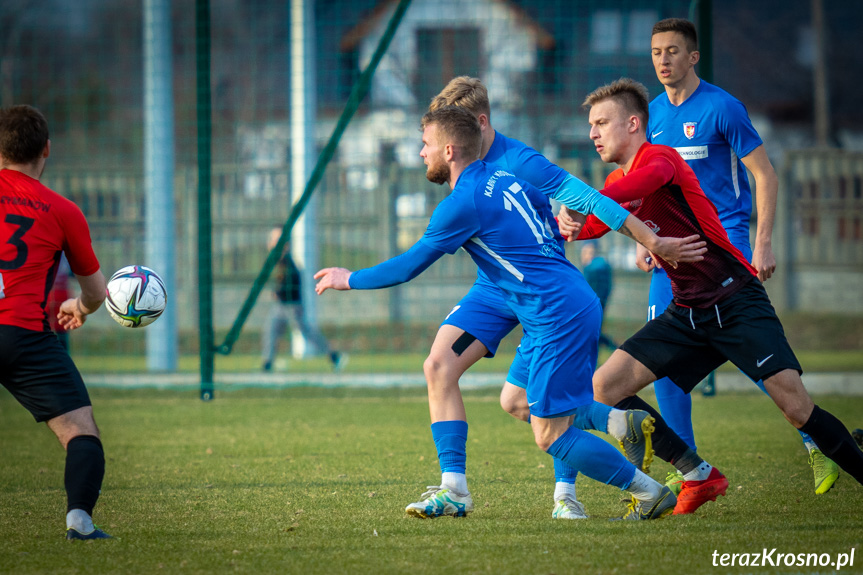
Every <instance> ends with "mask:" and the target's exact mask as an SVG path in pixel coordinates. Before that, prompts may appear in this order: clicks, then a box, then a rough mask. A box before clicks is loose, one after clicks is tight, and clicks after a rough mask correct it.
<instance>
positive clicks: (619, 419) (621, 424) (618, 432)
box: [608, 409, 626, 441]
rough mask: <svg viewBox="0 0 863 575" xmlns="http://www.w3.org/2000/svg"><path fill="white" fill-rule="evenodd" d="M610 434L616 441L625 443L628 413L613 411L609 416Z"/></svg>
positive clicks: (618, 410)
mask: <svg viewBox="0 0 863 575" xmlns="http://www.w3.org/2000/svg"><path fill="white" fill-rule="evenodd" d="M608 434H609V435H610V436H612V437H613V438H615V439H618V440H620V441H623V440H624V439H625V438H626V412H625V411H623V410H620V409H612V410H611V413H609V414H608Z"/></svg>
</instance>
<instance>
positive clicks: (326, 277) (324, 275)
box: [314, 268, 351, 295]
mask: <svg viewBox="0 0 863 575" xmlns="http://www.w3.org/2000/svg"><path fill="white" fill-rule="evenodd" d="M350 277H351V271H350V270H348V269H345V268H324V269H322V270H320V271H319V272H318V273H316V274H315V276H314V278H315V279H316V280H318V283H317V284H315V293H317V294H318V295H321V294H322V293H324V292H325V291H327V290H328V289H334V290H340V291H342V290H349V289H351V284H350V283H349V281H348V279H349V278H350Z"/></svg>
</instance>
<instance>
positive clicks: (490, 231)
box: [420, 161, 601, 416]
mask: <svg viewBox="0 0 863 575" xmlns="http://www.w3.org/2000/svg"><path fill="white" fill-rule="evenodd" d="M553 222H554V216H553V214H552V213H551V208H550V206H549V203H548V199H547V198H546V197H545V195H543V194H542V193H540V192H539V191H538V190H536V189H535V188H533V187H532V186H531V185H530V184H528V183H527V182H524V181H520V180H518V179H516V177H515V176H514V175H513V174H511V173H509V172H507V171H506V170H502V169H500V168H498V167H497V166H494V165H492V164H487V163H485V162H482V161H479V162H475V163H473V164H471V165H470V166H469V167H468V168H466V169H465V171H464V172H462V174H461V175H460V176H459V179H458V182H457V184H456V186H455V189H454V190H453V192H452V193H451V194H450V195H449V196H448V197H447V198H445V199H444V200H443V201H442V202H441V203H440V204H439V205H438V207H437V208H436V209H435V211H434V213H433V214H432V218H431V221H430V223H429V226H428V228H427V229H426V233H425V234H424V235H423V237H422V239H421V240H420V241H421V242H422V243H423V244H424V245H426V246H428V247H429V248H433V249H435V250H438V251H441V252H445V253H455V252H456V251H457V250H458V249H459V248H464V249H465V251H467V252H468V254H469V255H470V256H471V258H472V259H473V260H474V262H475V263H476V264H477V266H478V267H479V268H480V269H481V270H482V272H483V273H484V275H485V276H486V277H487V278H488V279H489V281H491V282H492V283H493V284H494V285H495V286H497V288H499V290H500V291H501V292H502V294H503V298H504V301H505V302H506V304H507V306H508V307H509V308H510V309H511V310H512V311H513V313H514V314H515V315H516V317H517V319H518V320H519V321H520V322H521V324H522V325H523V326H524V327H525V332H526V334H529V337H528V336H527V335H526V336H525V338H524V339H523V340H522V346H524V347H526V348H527V349H526V350H525V352H526V355H527V356H528V357H529V358H530V360H529V363H530V364H531V367H530V369H529V372H530V380H529V382H528V385H527V394H528V402H529V403H532V405H531V413H534V414H535V415H539V416H549V415H558V414H561V413H565V412H569V411H570V410H572V409H574V408H576V407H578V406H579V405H584V404H586V403H589V402H590V401H592V397H593V394H592V388H591V374H592V371H593V365H592V364H593V358H595V353H596V339H597V337H598V329H599V321H600V318H601V311H600V308H599V302H598V300H597V298H596V295H595V294H594V293H593V290H591V289H590V286H589V285H588V284H587V281H585V279H584V277H583V276H582V275H581V273H580V272H579V271H578V269H576V268H575V266H573V265H572V264H571V263H570V262H569V260H567V259H566V257H565V256H564V254H563V250H562V248H561V246H560V243H559V242H558V240H557V237H556V236H555V233H554V228H553V225H552V224H553ZM574 318H577V319H574ZM562 320H563V321H564V323H566V324H567V325H568V324H569V323H573V326H568V327H562V326H561V321H562ZM579 322H580V323H581V324H582V325H581V327H580V328H579V329H580V331H579V330H576V329H574V327H577V326H578V324H579ZM569 327H573V329H569ZM585 330H587V331H585ZM594 332H596V333H594Z"/></svg>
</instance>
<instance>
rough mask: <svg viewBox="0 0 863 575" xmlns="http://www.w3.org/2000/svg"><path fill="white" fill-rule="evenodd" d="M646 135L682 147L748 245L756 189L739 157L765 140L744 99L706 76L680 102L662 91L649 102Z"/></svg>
mask: <svg viewBox="0 0 863 575" xmlns="http://www.w3.org/2000/svg"><path fill="white" fill-rule="evenodd" d="M647 138H648V141H649V142H650V143H652V144H663V145H666V146H671V147H672V148H674V149H676V150H677V151H678V153H679V154H680V155H681V156H682V157H683V159H684V160H686V162H687V163H688V164H689V167H691V168H692V171H693V172H695V175H696V176H697V177H698V181H699V183H700V184H701V189H702V190H704V193H705V194H706V195H707V197H708V199H710V201H711V202H713V204H714V205H715V206H716V209H717V211H718V212H719V220H720V221H721V222H722V226H723V227H724V228H725V229H726V231H728V235H729V237H730V238H731V240H732V242H734V243H735V245H737V244H738V242H741V241H743V242H745V243H746V245H749V219H750V215H751V214H752V191H751V189H750V187H749V179H748V178H747V176H746V168H745V167H744V165H743V162H741V161H740V158H745V157H746V156H748V155H749V154H750V152H752V150H754V149H755V148H757V147H758V146H760V145H761V144H762V141H761V138H760V137H759V136H758V132H756V131H755V128H754V127H753V126H752V122H751V121H750V119H749V115H748V114H747V113H746V107H745V106H744V105H743V104H742V103H741V102H740V100H738V99H737V98H735V97H734V96H732V95H730V94H729V93H728V92H726V91H725V90H723V89H721V88H718V87H716V86H714V85H712V84H708V83H707V82H705V81H704V80H701V82H700V84H699V85H698V88H696V90H695V91H694V92H693V93H692V95H691V96H689V97H688V98H687V99H686V100H684V102H683V103H682V104H680V105H679V106H675V105H673V104H672V103H671V102H670V101H669V99H668V95H667V94H666V93H664V92H663V93H662V94H660V95H659V96H657V97H656V98H655V99H654V100H653V101H652V102H651V103H650V121H649V122H648V126H647Z"/></svg>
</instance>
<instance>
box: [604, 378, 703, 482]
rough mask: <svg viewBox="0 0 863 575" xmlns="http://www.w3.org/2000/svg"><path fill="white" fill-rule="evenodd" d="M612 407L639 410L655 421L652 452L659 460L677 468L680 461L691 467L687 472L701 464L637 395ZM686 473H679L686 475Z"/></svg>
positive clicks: (653, 410)
mask: <svg viewBox="0 0 863 575" xmlns="http://www.w3.org/2000/svg"><path fill="white" fill-rule="evenodd" d="M614 407H615V408H617V409H640V410H642V411H646V412H647V413H649V414H650V415H652V416H653V419H655V420H656V421H655V423H654V424H653V427H654V430H653V435H652V436H651V439H652V441H653V452H654V453H655V454H656V456H657V457H659V458H660V459H662V460H664V461H667V462H669V463H670V464H672V465H674V466H675V467H677V465H678V464H679V463H680V462H681V460H682V462H683V463H685V464H686V465H687V466H689V465H691V467H692V468H691V469H689V470H688V471H691V470H692V469H695V468H696V467H698V466H699V465H701V463H702V462H703V460H702V459H701V458H700V457H698V456H697V455H695V452H694V451H692V450H691V449H689V446H688V445H686V442H685V441H683V440H682V439H680V437H679V436H678V435H677V434H676V433H674V431H672V430H671V428H670V427H668V424H667V423H665V420H664V419H662V416H661V415H659V412H658V411H656V410H655V409H653V407H651V405H650V404H649V403H647V402H646V401H644V400H643V399H641V398H640V397H638V396H637V395H632V396H630V397H627V398H626V399H623V400H621V401H620V402H619V403H618V404H617V405H615V406H614ZM687 451H688V452H689V453H687ZM693 456H694V457H693ZM678 469H680V468H678ZM688 471H681V472H682V473H687V472H688Z"/></svg>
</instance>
